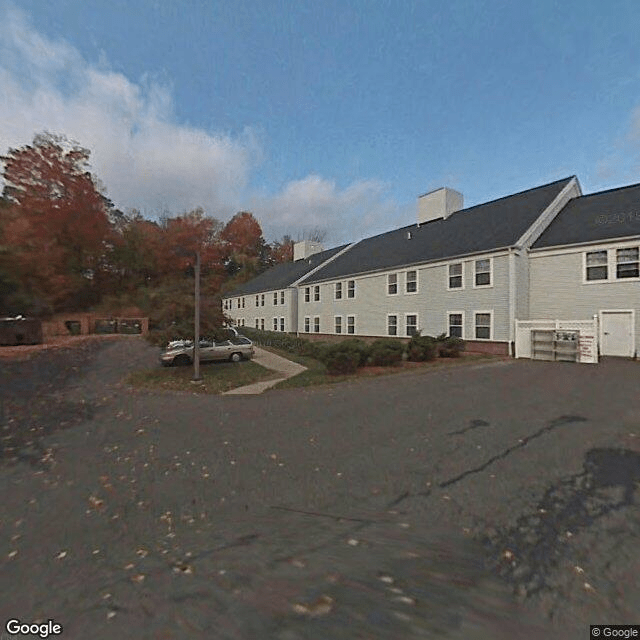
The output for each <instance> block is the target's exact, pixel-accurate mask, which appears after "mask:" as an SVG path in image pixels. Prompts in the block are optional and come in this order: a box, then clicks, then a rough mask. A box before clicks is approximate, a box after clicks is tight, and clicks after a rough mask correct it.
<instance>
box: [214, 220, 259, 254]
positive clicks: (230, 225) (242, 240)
mask: <svg viewBox="0 0 640 640" xmlns="http://www.w3.org/2000/svg"><path fill="white" fill-rule="evenodd" d="M220 237H221V238H222V240H224V241H225V242H226V243H227V247H228V250H229V249H230V253H236V254H240V255H243V256H248V257H256V256H258V254H259V253H260V248H261V247H260V245H261V240H262V228H261V227H260V224H259V223H258V221H257V220H256V219H255V218H254V217H253V214H252V213H249V212H248V211H241V212H240V213H236V215H235V216H233V218H231V220H229V222H227V224H226V225H225V227H224V229H223V230H222V233H221V234H220Z"/></svg>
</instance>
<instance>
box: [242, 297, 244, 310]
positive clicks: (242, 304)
mask: <svg viewBox="0 0 640 640" xmlns="http://www.w3.org/2000/svg"><path fill="white" fill-rule="evenodd" d="M242 308H243V309H244V298H242Z"/></svg>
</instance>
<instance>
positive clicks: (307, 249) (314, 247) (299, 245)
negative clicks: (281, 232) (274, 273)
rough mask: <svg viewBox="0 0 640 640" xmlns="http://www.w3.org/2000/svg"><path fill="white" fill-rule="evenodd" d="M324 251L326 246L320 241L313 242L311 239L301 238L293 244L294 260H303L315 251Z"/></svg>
mask: <svg viewBox="0 0 640 640" xmlns="http://www.w3.org/2000/svg"><path fill="white" fill-rule="evenodd" d="M321 251H324V247H323V246H322V245H321V244H320V243H319V242H311V241H310V240H301V241H300V242H296V243H294V245H293V260H294V262H295V261H296V260H303V259H304V258H308V257H309V256H312V255H313V254H314V253H320V252H321Z"/></svg>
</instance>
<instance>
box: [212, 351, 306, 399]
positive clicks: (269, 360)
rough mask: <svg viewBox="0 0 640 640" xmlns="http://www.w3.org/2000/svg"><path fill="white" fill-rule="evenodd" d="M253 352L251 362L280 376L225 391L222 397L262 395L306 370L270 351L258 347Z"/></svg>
mask: <svg viewBox="0 0 640 640" xmlns="http://www.w3.org/2000/svg"><path fill="white" fill-rule="evenodd" d="M255 350H256V353H255V355H254V356H253V361H254V362H255V363H257V364H259V365H261V366H263V367H264V368H265V369H271V370H272V371H275V372H276V373H279V374H280V375H279V376H278V377H277V378H275V379H273V380H262V381H261V382H254V383H253V384H248V385H246V386H244V387H236V388H235V389H231V391H225V392H224V393H223V394H222V395H223V396H232V395H250V394H256V393H262V392H263V391H265V390H266V389H270V388H271V387H274V386H275V385H277V384H278V382H282V380H286V379H287V378H291V377H293V376H296V375H298V374H299V373H302V372H303V371H306V370H307V368H306V367H303V366H302V365H301V364H298V363H297V362H291V360H287V359H286V358H282V357H280V356H277V355H276V354H275V353H271V352H270V351H265V350H264V349H260V347H255Z"/></svg>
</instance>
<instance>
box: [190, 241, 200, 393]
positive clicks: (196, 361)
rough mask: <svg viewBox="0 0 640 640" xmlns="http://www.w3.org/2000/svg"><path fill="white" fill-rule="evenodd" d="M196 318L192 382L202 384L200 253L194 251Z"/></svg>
mask: <svg viewBox="0 0 640 640" xmlns="http://www.w3.org/2000/svg"><path fill="white" fill-rule="evenodd" d="M195 271H196V293H195V296H196V300H195V303H196V304H195V307H196V317H195V336H194V339H195V342H194V345H193V380H192V382H193V383H194V384H199V383H200V382H202V377H201V376H200V251H196V269H195Z"/></svg>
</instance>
